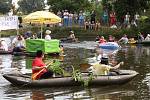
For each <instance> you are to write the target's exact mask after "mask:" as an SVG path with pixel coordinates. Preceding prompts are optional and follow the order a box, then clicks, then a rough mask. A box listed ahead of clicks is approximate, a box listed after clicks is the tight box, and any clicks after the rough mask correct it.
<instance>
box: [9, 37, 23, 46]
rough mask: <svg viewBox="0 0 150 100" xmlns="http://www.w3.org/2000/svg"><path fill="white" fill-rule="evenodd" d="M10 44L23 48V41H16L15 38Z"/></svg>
mask: <svg viewBox="0 0 150 100" xmlns="http://www.w3.org/2000/svg"><path fill="white" fill-rule="evenodd" d="M12 44H14V46H15V47H21V46H23V47H25V41H24V39H22V40H18V39H17V38H14V39H13V41H12Z"/></svg>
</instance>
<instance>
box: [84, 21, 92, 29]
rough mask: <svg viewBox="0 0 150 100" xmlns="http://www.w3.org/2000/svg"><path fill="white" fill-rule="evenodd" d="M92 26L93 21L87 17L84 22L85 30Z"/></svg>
mask: <svg viewBox="0 0 150 100" xmlns="http://www.w3.org/2000/svg"><path fill="white" fill-rule="evenodd" d="M90 26H91V22H90V20H89V19H87V20H86V21H85V23H84V29H85V30H87V29H90Z"/></svg>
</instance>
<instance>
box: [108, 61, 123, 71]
mask: <svg viewBox="0 0 150 100" xmlns="http://www.w3.org/2000/svg"><path fill="white" fill-rule="evenodd" d="M123 64H124V62H120V63H119V64H117V65H116V66H114V67H110V69H118V68H119V67H120V66H121V65H123Z"/></svg>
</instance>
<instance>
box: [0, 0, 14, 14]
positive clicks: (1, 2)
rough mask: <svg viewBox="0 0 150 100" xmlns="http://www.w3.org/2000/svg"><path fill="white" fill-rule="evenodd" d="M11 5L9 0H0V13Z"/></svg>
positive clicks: (5, 11)
mask: <svg viewBox="0 0 150 100" xmlns="http://www.w3.org/2000/svg"><path fill="white" fill-rule="evenodd" d="M11 7H12V4H11V0H0V13H2V14H6V13H8V12H9V11H10V9H11Z"/></svg>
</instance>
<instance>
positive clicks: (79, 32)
mask: <svg viewBox="0 0 150 100" xmlns="http://www.w3.org/2000/svg"><path fill="white" fill-rule="evenodd" d="M46 29H49V30H51V31H52V33H51V36H52V37H53V38H64V37H67V36H69V31H70V30H73V31H74V32H75V35H76V37H78V38H83V37H84V38H86V37H87V38H88V37H96V36H97V35H103V36H104V37H106V38H108V36H109V35H113V36H115V37H116V38H117V39H119V38H120V37H122V36H123V34H127V35H128V37H136V36H137V33H138V30H137V29H111V28H108V27H102V28H100V29H99V30H97V31H95V30H85V29H84V28H80V27H70V28H65V27H54V28H49V27H45V28H43V30H44V31H45V30H46ZM28 30H31V31H32V32H34V33H37V32H39V31H40V27H35V26H34V27H33V26H30V27H26V28H21V29H19V34H23V33H25V32H26V31H28ZM0 34H1V37H8V36H11V35H16V34H17V30H7V31H1V32H0Z"/></svg>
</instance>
